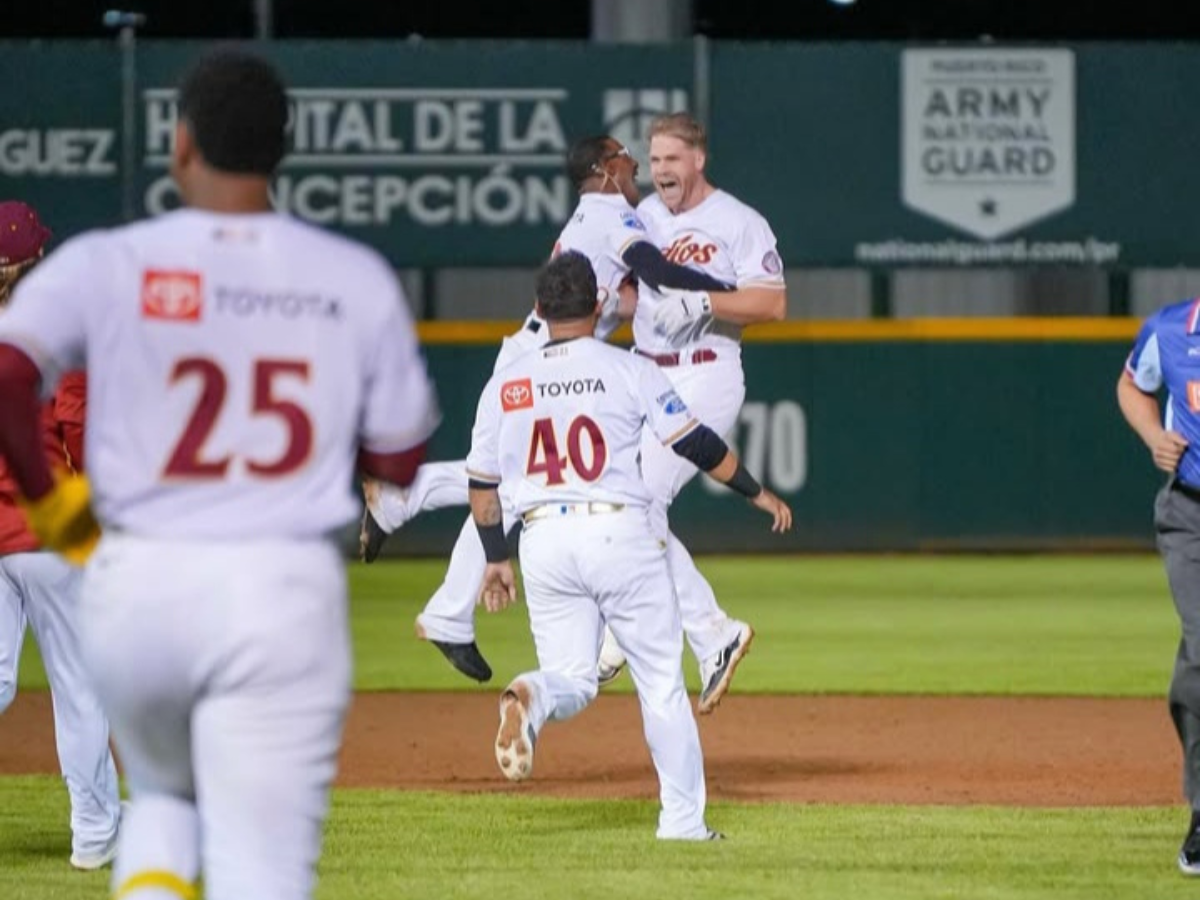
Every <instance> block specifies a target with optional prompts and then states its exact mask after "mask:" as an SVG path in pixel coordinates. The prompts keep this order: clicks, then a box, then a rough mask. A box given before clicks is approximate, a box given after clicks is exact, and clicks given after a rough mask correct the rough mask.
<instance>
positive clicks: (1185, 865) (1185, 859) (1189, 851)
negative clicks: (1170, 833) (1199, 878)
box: [1179, 827, 1200, 875]
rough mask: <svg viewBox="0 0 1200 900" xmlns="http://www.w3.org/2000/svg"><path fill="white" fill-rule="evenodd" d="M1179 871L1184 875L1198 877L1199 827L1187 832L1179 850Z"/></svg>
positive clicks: (1199, 860) (1199, 855)
mask: <svg viewBox="0 0 1200 900" xmlns="http://www.w3.org/2000/svg"><path fill="white" fill-rule="evenodd" d="M1179 871H1180V872H1182V873H1183V874H1184V875H1200V827H1197V828H1193V829H1192V830H1191V831H1189V832H1188V835H1187V837H1186V838H1185V839H1184V841H1183V846H1182V847H1180V848H1179Z"/></svg>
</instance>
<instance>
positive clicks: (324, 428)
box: [0, 209, 438, 540]
mask: <svg viewBox="0 0 1200 900" xmlns="http://www.w3.org/2000/svg"><path fill="white" fill-rule="evenodd" d="M0 340H3V341H7V342H10V343H12V344H15V345H17V346H18V347H21V348H22V349H23V350H25V352H27V353H28V354H29V355H30V357H31V358H32V359H33V360H34V361H35V362H36V363H37V365H38V366H39V368H40V369H41V371H42V374H43V383H44V384H47V385H53V384H54V383H55V382H56V381H57V373H58V372H60V371H63V370H67V369H72V368H80V367H84V366H86V368H87V371H88V410H87V431H86V441H87V450H86V452H87V460H88V472H89V475H90V477H91V480H92V484H93V490H94V495H95V496H94V504H95V509H96V513H97V515H98V517H99V519H100V521H101V522H102V523H103V524H104V525H105V526H106V527H109V528H115V529H118V530H121V531H126V532H130V533H133V534H143V535H153V536H163V537H178V538H196V539H221V540H229V539H237V538H244V537H272V536H277V537H304V536H310V535H320V534H326V533H329V532H331V531H333V530H334V529H336V528H339V527H341V526H342V525H344V524H346V523H348V522H350V521H352V520H353V519H354V518H355V517H356V516H357V514H358V510H359V503H358V500H357V498H356V496H355V494H354V492H353V484H354V471H355V456H356V453H357V451H358V449H359V447H360V446H361V447H364V448H366V449H368V450H372V451H375V452H382V453H388V452H397V451H402V450H406V449H409V448H411V447H414V446H417V445H419V444H421V443H422V442H424V441H425V440H427V439H428V438H429V436H430V434H431V433H432V431H433V429H434V427H435V426H436V424H437V418H438V417H437V411H436V405H435V400H434V395H433V390H432V387H431V385H430V383H429V380H428V376H427V374H426V371H425V365H424V361H423V359H422V357H421V354H420V351H419V348H418V345H417V339H416V335H415V332H414V329H413V326H412V321H411V317H410V314H409V312H408V306H407V304H406V303H405V301H404V297H403V295H402V293H401V288H400V285H399V283H398V281H397V279H396V277H395V274H394V272H393V271H392V270H391V267H390V266H389V265H388V264H387V263H386V262H385V261H384V259H383V258H382V257H381V256H379V255H378V254H377V253H375V252H374V251H373V250H370V249H369V248H367V247H365V246H363V245H360V244H357V243H355V242H353V241H350V240H347V239H345V238H342V237H338V236H336V235H334V234H331V233H329V232H326V231H323V230H321V229H319V228H316V227H313V226H311V225H307V224H304V223H302V222H299V221H297V220H295V219H292V218H290V217H287V216H284V215H280V214H277V213H261V214H254V215H221V214H216V213H211V212H206V211H201V210H192V209H185V210H180V211H178V212H174V213H170V214H168V215H164V216H160V217H158V218H156V219H152V220H149V221H145V222H140V223H136V224H133V225H128V226H125V227H122V228H117V229H113V230H108V231H93V232H89V233H87V234H84V235H82V236H80V237H77V238H75V239H73V240H71V241H68V242H67V243H66V244H64V245H63V246H62V247H61V248H60V249H59V250H58V251H56V252H55V253H54V254H52V255H51V256H50V257H49V258H48V259H47V260H46V261H45V262H43V263H42V264H41V265H39V266H38V267H37V268H36V269H35V270H34V271H33V272H32V273H31V274H30V275H29V277H28V278H26V279H25V280H24V281H22V283H21V285H20V287H19V288H18V290H17V291H16V294H15V296H14V298H13V301H12V305H11V308H10V309H9V310H7V311H6V312H5V313H4V314H3V315H2V316H0Z"/></svg>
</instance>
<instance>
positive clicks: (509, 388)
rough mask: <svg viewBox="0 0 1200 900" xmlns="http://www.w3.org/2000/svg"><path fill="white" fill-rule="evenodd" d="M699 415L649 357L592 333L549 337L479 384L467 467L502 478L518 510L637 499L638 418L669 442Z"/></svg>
mask: <svg viewBox="0 0 1200 900" xmlns="http://www.w3.org/2000/svg"><path fill="white" fill-rule="evenodd" d="M698 424H699V423H698V422H697V420H696V419H695V418H694V417H693V416H692V414H691V412H689V411H688V408H687V406H686V405H685V404H684V402H683V401H682V400H681V399H680V398H679V395H678V394H677V393H676V392H675V389H674V388H673V387H671V383H670V382H669V381H667V379H666V377H665V376H664V375H663V374H662V372H660V371H659V369H658V367H657V366H655V365H654V364H653V363H652V362H650V361H649V360H646V359H644V358H641V357H638V356H635V355H634V354H632V353H628V352H627V351H624V350H621V349H619V348H617V347H612V346H610V345H608V344H605V343H604V342H602V341H599V340H597V339H595V338H590V337H588V338H576V339H574V340H569V341H563V342H554V343H550V344H547V345H546V346H544V347H542V348H541V349H539V350H537V351H535V352H532V353H527V354H525V355H524V356H522V357H521V358H520V359H518V360H517V361H516V362H514V363H513V364H512V365H510V366H508V367H506V368H504V369H502V370H500V371H499V372H497V373H496V374H495V375H493V376H492V378H491V380H490V381H489V382H488V383H487V387H485V388H484V390H483V395H482V396H481V397H480V399H479V408H478V410H477V412H476V417H475V428H474V430H473V432H472V434H471V452H470V454H469V455H468V456H467V474H468V476H469V477H470V478H472V479H474V480H476V481H482V482H487V483H490V484H500V483H501V482H505V483H507V484H508V486H509V489H510V491H511V496H512V498H513V505H514V508H515V510H516V511H517V512H518V513H524V512H526V511H527V510H529V509H532V508H533V507H535V506H540V505H541V504H544V503H552V502H553V503H577V502H591V501H600V502H609V503H623V504H625V505H627V506H639V507H645V506H648V505H649V503H650V499H651V498H650V494H649V492H648V491H647V489H646V486H645V484H644V483H643V482H642V478H641V471H640V468H639V462H638V452H639V446H640V442H641V438H642V430H643V426H645V427H647V428H649V429H650V430H651V431H652V432H653V433H654V434H655V435H656V436H657V437H658V439H659V440H660V441H662V442H663V443H664V444H674V443H675V442H676V441H678V440H679V439H680V438H681V437H683V436H684V435H686V434H688V433H689V432H690V431H691V430H692V429H694V428H696V426H697V425H698Z"/></svg>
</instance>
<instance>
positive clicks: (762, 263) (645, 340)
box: [633, 190, 784, 353]
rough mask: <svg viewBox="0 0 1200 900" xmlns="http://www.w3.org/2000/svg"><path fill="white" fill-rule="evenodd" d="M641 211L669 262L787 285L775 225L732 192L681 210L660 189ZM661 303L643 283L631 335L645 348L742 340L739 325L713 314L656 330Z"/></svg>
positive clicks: (730, 279) (743, 280)
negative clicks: (670, 331)
mask: <svg viewBox="0 0 1200 900" xmlns="http://www.w3.org/2000/svg"><path fill="white" fill-rule="evenodd" d="M637 211H638V215H639V216H640V217H641V219H642V221H643V222H644V223H645V225H646V227H647V228H649V229H650V234H651V235H653V237H654V240H655V241H656V243H657V244H658V246H659V247H660V248H661V249H662V252H663V256H665V257H666V258H667V259H668V260H669V261H670V262H673V263H677V264H678V265H681V266H690V267H691V268H693V269H697V270H699V271H701V272H704V273H705V274H707V275H711V276H712V277H713V278H716V279H717V280H718V281H723V282H725V283H726V284H731V285H734V286H736V287H739V288H743V287H777V288H780V289H781V290H782V289H783V288H784V277H783V261H782V260H781V259H780V258H779V251H778V250H776V247H775V243H776V242H775V234H774V232H772V231H771V226H770V225H768V224H767V220H766V219H764V218H763V217H762V216H761V215H760V214H759V213H758V212H757V211H755V210H754V209H752V208H751V207H749V206H747V205H746V204H745V203H742V202H741V201H740V200H738V199H737V198H736V197H734V196H733V195H732V194H729V193H726V192H725V191H722V190H717V191H714V192H713V193H712V194H710V195H709V196H708V197H707V198H706V199H705V200H704V202H703V203H701V204H700V205H699V206H697V207H696V208H694V209H690V210H688V211H687V212H682V213H679V214H678V215H675V214H673V213H672V212H671V211H670V210H669V209H667V207H666V205H665V204H664V203H663V202H662V200H661V199H660V198H659V196H658V195H657V194H651V195H650V196H649V197H647V198H646V199H645V200H643V201H642V202H641V203H640V204H638V209H637ZM661 302H662V295H661V294H659V293H658V292H657V291H655V290H654V289H652V288H650V287H648V286H647V285H645V284H640V285H639V287H638V303H637V312H636V313H635V314H634V317H633V338H634V342H635V343H636V344H637V346H638V348H639V349H641V350H645V351H647V352H648V353H670V352H672V351H675V350H680V349H682V348H684V347H712V348H719V347H721V346H722V345H725V346H728V345H731V344H737V343H738V342H739V341H740V340H741V337H742V329H741V327H740V326H738V325H734V324H731V323H729V322H721V321H718V320H716V319H713V318H712V317H711V316H707V317H704V318H702V319H700V320H699V321H698V322H697V323H696V324H695V326H694V327H693V328H690V329H684V330H683V331H681V332H679V333H678V334H674V335H665V334H661V333H659V332H658V331H655V329H654V312H655V310H656V309H657V308H658V305H659V303H661Z"/></svg>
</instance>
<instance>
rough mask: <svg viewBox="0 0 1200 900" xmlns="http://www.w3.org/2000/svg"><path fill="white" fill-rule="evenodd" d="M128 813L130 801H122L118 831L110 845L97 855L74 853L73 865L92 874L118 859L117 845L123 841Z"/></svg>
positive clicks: (110, 840)
mask: <svg viewBox="0 0 1200 900" xmlns="http://www.w3.org/2000/svg"><path fill="white" fill-rule="evenodd" d="M128 811H129V801H128V800H122V801H121V812H120V816H119V818H118V819H117V830H116V831H114V832H113V836H112V837H111V838H110V839H109V841H108V843H107V844H105V845H104V847H102V848H101V849H100V850H99V851H97V852H96V853H72V854H71V865H72V866H73V867H74V868H76V869H79V870H81V871H83V872H92V871H95V870H96V869H103V868H104V867H105V866H107V865H108V864H109V863H111V862H112V861H113V860H114V859H116V858H117V844H118V843H119V842H120V839H121V823H122V821H123V820H124V818H125V814H126V813H127V812H128Z"/></svg>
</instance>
